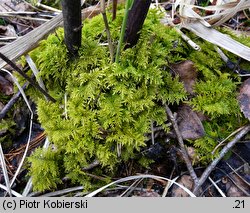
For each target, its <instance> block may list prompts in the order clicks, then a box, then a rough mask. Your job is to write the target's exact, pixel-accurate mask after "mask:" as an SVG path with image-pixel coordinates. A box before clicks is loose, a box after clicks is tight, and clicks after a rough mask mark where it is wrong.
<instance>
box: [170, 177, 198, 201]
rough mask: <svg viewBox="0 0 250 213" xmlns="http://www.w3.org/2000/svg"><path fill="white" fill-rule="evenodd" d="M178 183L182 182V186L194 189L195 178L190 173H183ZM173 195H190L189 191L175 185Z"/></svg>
mask: <svg viewBox="0 0 250 213" xmlns="http://www.w3.org/2000/svg"><path fill="white" fill-rule="evenodd" d="M177 183H179V184H181V185H182V186H184V187H186V188H187V189H189V190H192V188H193V184H194V182H193V180H192V178H191V177H190V176H189V175H183V176H182V177H181V178H180V179H179V180H178V181H177ZM171 194H172V197H189V195H188V193H187V192H185V191H184V190H183V189H182V188H180V187H178V186H175V185H174V187H173V190H172V192H171Z"/></svg>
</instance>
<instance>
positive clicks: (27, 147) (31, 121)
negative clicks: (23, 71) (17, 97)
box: [2, 69, 34, 186]
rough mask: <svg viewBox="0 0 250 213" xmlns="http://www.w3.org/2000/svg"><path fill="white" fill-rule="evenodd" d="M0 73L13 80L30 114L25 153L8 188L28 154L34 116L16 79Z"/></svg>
mask: <svg viewBox="0 0 250 213" xmlns="http://www.w3.org/2000/svg"><path fill="white" fill-rule="evenodd" d="M2 71H4V72H6V73H8V74H9V75H10V76H11V77H12V79H13V81H14V82H15V84H16V85H17V87H18V89H19V91H20V92H21V94H22V96H23V99H24V101H25V103H26V105H27V107H28V109H29V111H30V114H31V115H30V127H29V135H28V140H27V145H26V149H25V151H24V154H23V157H22V159H21V162H20V163H19V165H18V168H17V170H16V173H15V175H14V177H13V178H12V180H11V182H10V186H12V185H13V183H14V182H15V180H16V178H17V175H18V174H19V172H20V170H21V168H22V166H23V163H24V159H25V157H26V155H27V152H28V149H29V144H30V141H31V133H32V125H33V115H34V114H33V111H32V109H31V106H30V104H29V101H28V99H27V97H26V95H25V93H24V91H23V89H22V87H21V86H20V84H19V83H18V81H17V79H16V78H15V77H14V76H13V75H12V73H10V72H9V71H8V70H5V69H2Z"/></svg>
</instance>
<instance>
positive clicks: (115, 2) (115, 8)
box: [112, 0, 117, 21]
mask: <svg viewBox="0 0 250 213" xmlns="http://www.w3.org/2000/svg"><path fill="white" fill-rule="evenodd" d="M116 10H117V0H113V4H112V20H113V21H114V20H115V19H116Z"/></svg>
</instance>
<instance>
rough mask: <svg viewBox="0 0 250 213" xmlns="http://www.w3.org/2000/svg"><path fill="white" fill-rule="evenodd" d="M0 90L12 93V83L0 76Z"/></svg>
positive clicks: (6, 93)
mask: <svg viewBox="0 0 250 213" xmlns="http://www.w3.org/2000/svg"><path fill="white" fill-rule="evenodd" d="M0 92H1V93H3V94H4V95H12V94H13V93H14V88H13V84H12V83H10V82H9V81H8V80H6V79H5V78H4V77H2V76H0Z"/></svg>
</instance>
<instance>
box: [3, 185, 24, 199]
mask: <svg viewBox="0 0 250 213" xmlns="http://www.w3.org/2000/svg"><path fill="white" fill-rule="evenodd" d="M0 188H1V189H3V190H5V191H7V190H8V189H7V187H6V186H4V185H2V184H0ZM10 191H11V194H13V195H14V196H16V197H23V196H22V195H21V194H19V193H18V192H16V191H14V190H12V189H11V190H10Z"/></svg>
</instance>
